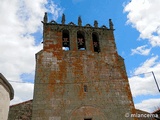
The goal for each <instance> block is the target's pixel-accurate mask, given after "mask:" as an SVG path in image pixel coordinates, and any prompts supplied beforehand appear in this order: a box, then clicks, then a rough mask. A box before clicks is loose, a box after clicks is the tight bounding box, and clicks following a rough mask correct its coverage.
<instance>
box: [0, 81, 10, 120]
mask: <svg viewBox="0 0 160 120" xmlns="http://www.w3.org/2000/svg"><path fill="white" fill-rule="evenodd" d="M9 104H10V96H9V93H8V91H6V89H5V88H4V87H3V86H2V85H1V84H0V120H7V118H8V112H9Z"/></svg>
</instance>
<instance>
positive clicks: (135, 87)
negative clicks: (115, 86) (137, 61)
mask: <svg viewBox="0 0 160 120" xmlns="http://www.w3.org/2000/svg"><path fill="white" fill-rule="evenodd" d="M157 59H158V56H154V57H152V58H150V59H147V60H146V61H145V62H144V63H143V64H142V65H141V66H140V67H138V68H136V69H135V70H134V71H133V75H135V76H133V77H130V78H129V83H130V87H131V91H132V95H133V96H134V97H136V96H139V95H157V94H159V92H158V89H157V86H156V83H155V80H154V77H153V75H152V71H153V72H154V74H155V76H156V79H157V81H158V83H159V85H160V72H159V68H160V61H157ZM142 73H145V74H142ZM139 74H142V75H139ZM137 75H138V76H137Z"/></svg>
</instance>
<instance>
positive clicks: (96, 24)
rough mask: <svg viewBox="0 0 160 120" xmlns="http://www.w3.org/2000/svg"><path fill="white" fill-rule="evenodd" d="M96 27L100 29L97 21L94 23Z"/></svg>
mask: <svg viewBox="0 0 160 120" xmlns="http://www.w3.org/2000/svg"><path fill="white" fill-rule="evenodd" d="M94 27H96V28H97V27H98V22H97V20H95V21H94Z"/></svg>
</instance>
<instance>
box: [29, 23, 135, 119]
mask: <svg viewBox="0 0 160 120" xmlns="http://www.w3.org/2000/svg"><path fill="white" fill-rule="evenodd" d="M63 30H68V31H69V38H70V50H69V51H64V50H63V49H62V47H63V46H62V32H63ZM78 31H82V32H83V33H84V36H85V42H86V43H85V44H86V49H85V50H79V49H78V47H77V32H78ZM93 32H94V33H95V32H96V33H97V34H98V38H99V45H100V52H94V50H93V41H92V33H93ZM43 35H44V38H43V44H44V46H43V50H42V51H40V52H39V53H37V54H36V76H35V89H34V98H33V113H32V120H84V119H87V118H88V119H92V120H117V119H118V120H131V119H134V118H126V117H125V113H129V114H131V113H135V109H134V104H133V100H132V95H131V91H130V87H129V83H128V79H127V75H126V70H125V66H124V62H123V58H121V57H120V56H119V55H118V53H117V50H116V45H115V41H114V34H113V29H108V28H107V27H102V28H97V27H92V26H84V27H83V26H76V25H75V24H73V23H72V24H69V25H62V24H56V23H55V22H54V23H44V33H43Z"/></svg>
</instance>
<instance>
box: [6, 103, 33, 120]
mask: <svg viewBox="0 0 160 120" xmlns="http://www.w3.org/2000/svg"><path fill="white" fill-rule="evenodd" d="M31 118H32V100H29V101H25V102H22V103H19V104H15V105H11V106H10V109H9V115H8V120H31Z"/></svg>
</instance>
